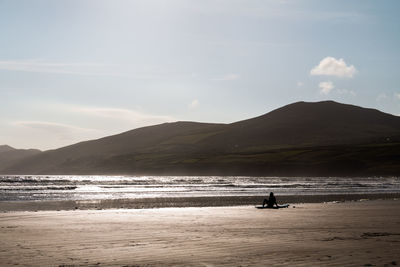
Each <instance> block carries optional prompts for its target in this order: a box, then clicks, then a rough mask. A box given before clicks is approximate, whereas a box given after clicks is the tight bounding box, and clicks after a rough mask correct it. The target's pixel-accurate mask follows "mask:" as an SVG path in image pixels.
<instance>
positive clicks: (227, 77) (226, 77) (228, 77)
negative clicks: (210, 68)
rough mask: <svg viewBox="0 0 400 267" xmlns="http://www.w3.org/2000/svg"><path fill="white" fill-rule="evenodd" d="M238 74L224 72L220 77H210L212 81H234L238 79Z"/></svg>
mask: <svg viewBox="0 0 400 267" xmlns="http://www.w3.org/2000/svg"><path fill="white" fill-rule="evenodd" d="M239 77H240V76H239V75H238V74H234V73H229V74H225V75H224V76H222V77H220V78H215V79H212V80H213V81H234V80H237V79H239Z"/></svg>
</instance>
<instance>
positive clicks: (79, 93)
mask: <svg viewBox="0 0 400 267" xmlns="http://www.w3.org/2000/svg"><path fill="white" fill-rule="evenodd" d="M399 12H400V1H397V0H393V1H386V0H383V1H369V0H357V1H354V0H324V1H321V0H296V1H295V0H265V1H261V0H214V1H211V0H197V1H195V0H169V1H167V0H159V1H157V0H143V1H134V0H132V1H127V0H112V1H111V0H58V1H54V0H36V1H31V0H26V1H23V0H0V101H1V105H0V114H1V116H0V145H1V144H7V145H10V146H13V147H15V148H37V149H41V150H47V149H55V148H59V147H62V146H66V145H70V144H74V143H77V142H80V141H84V140H90V139H97V138H101V137H104V136H108V135H112V134H117V133H121V132H124V131H127V130H131V129H134V128H138V127H143V126H147V125H154V124H159V123H164V122H173V121H182V120H184V121H199V122H215V123H230V122H235V121H239V120H244V119H248V118H251V117H255V116H259V115H262V114H265V113H267V112H270V111H272V110H273V109H276V108H279V107H281V106H284V105H287V104H290V103H293V102H297V101H310V102H314V101H323V100H334V101H337V102H341V103H348V104H354V105H358V106H363V107H369V108H376V109H379V110H381V111H383V112H387V113H391V114H394V115H396V116H398V115H400V68H399V63H400V49H399V48H400V16H399V15H398V14H399Z"/></svg>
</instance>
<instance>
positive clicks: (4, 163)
mask: <svg viewBox="0 0 400 267" xmlns="http://www.w3.org/2000/svg"><path fill="white" fill-rule="evenodd" d="M39 153H41V151H40V150H37V149H15V148H13V147H10V146H8V145H0V170H2V169H6V168H8V167H9V166H10V165H13V164H15V163H16V162H19V161H20V160H22V159H24V158H27V157H30V156H33V155H37V154H39Z"/></svg>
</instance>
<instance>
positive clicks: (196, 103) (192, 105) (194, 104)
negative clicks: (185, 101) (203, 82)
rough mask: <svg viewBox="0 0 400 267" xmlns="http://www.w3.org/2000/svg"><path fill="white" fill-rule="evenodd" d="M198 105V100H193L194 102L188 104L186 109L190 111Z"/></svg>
mask: <svg viewBox="0 0 400 267" xmlns="http://www.w3.org/2000/svg"><path fill="white" fill-rule="evenodd" d="M199 105H200V102H199V100H197V99H194V100H193V101H192V102H191V103H190V104H189V106H188V107H189V108H190V109H195V108H197V107H198V106H199Z"/></svg>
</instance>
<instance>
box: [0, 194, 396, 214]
mask: <svg viewBox="0 0 400 267" xmlns="http://www.w3.org/2000/svg"><path fill="white" fill-rule="evenodd" d="M395 198H400V194H399V193H384V194H337V195H290V196H282V195H277V199H278V203H280V204H283V203H291V204H296V203H322V202H332V201H339V202H344V201H358V200H365V199H368V200H377V199H395ZM263 200H264V197H262V196H222V197H179V198H178V197H176V198H173V197H165V198H137V199H104V200H96V199H91V200H61V201H0V212H10V211H44V210H76V209H79V210H88V209H96V210H101V209H149V208H171V207H219V206H244V205H256V204H261V203H262V202H263Z"/></svg>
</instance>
